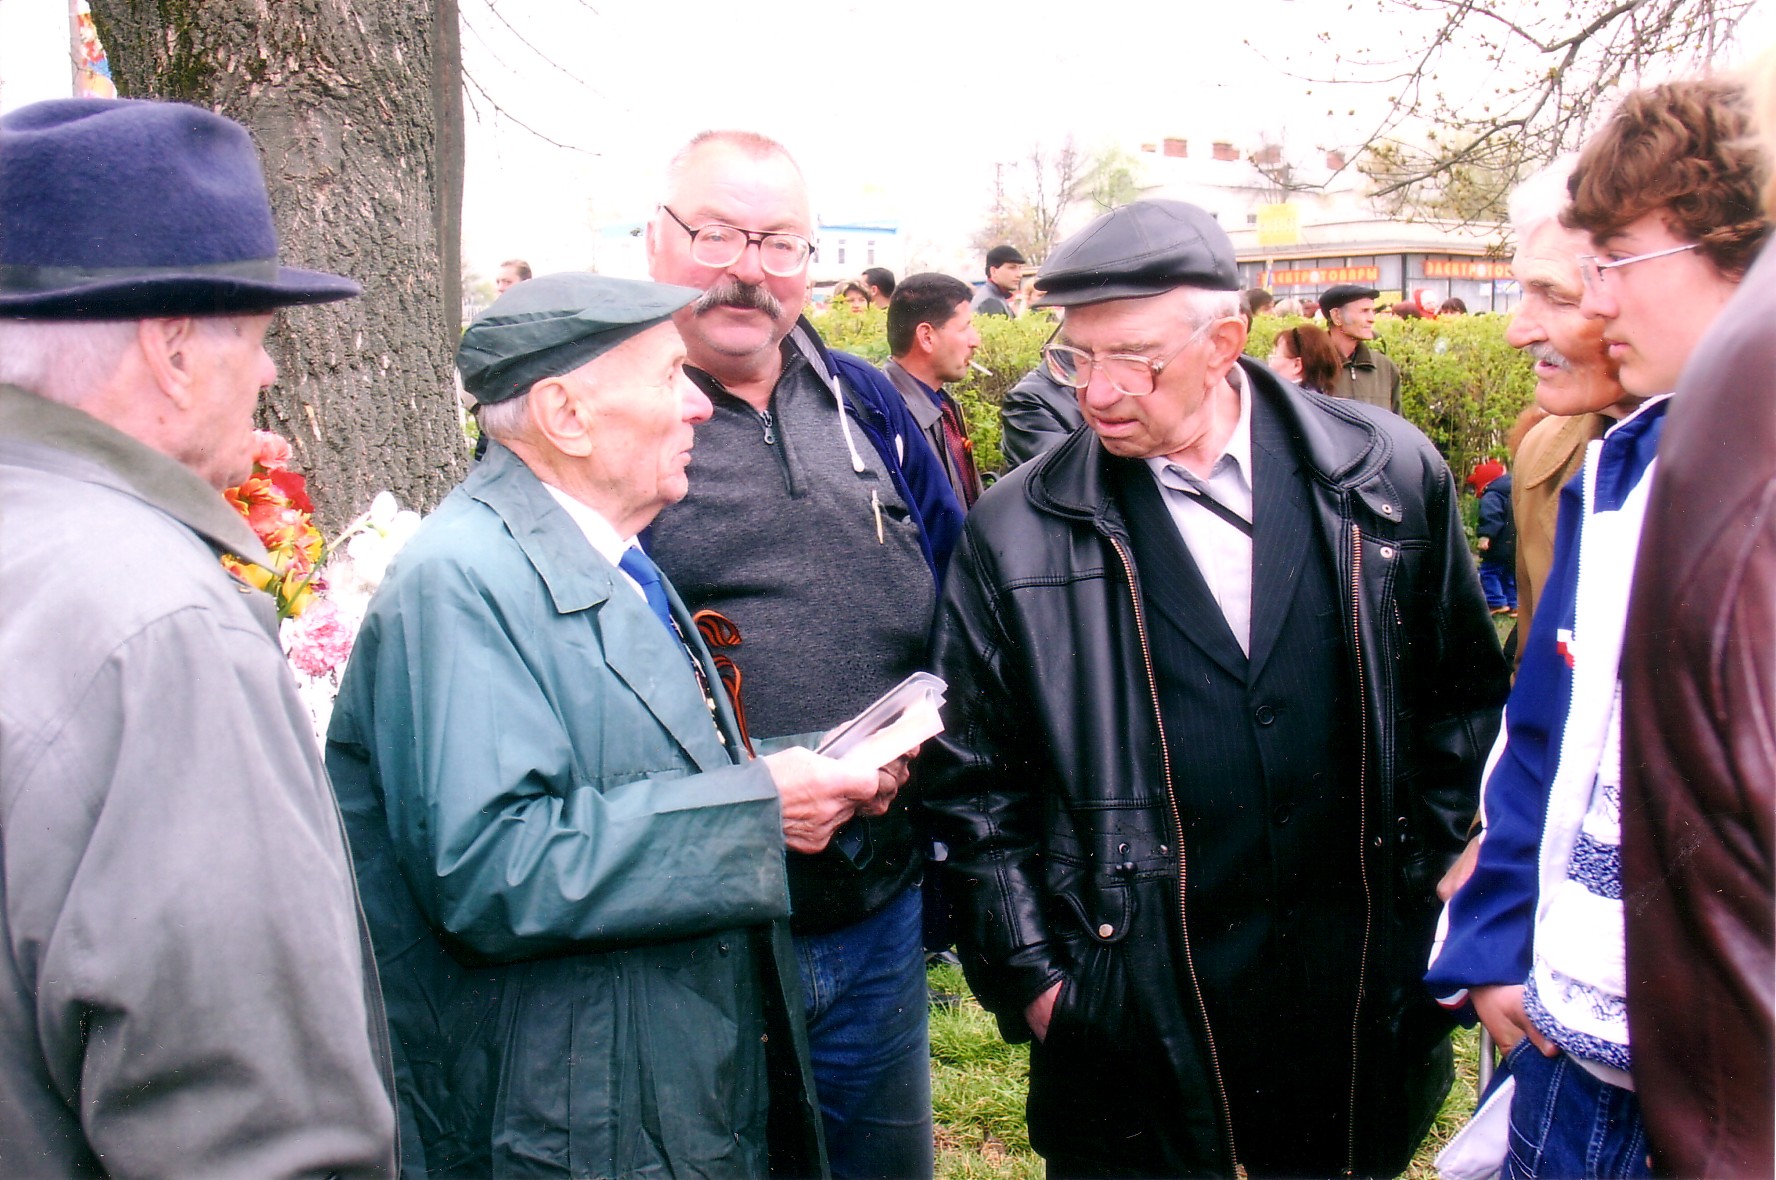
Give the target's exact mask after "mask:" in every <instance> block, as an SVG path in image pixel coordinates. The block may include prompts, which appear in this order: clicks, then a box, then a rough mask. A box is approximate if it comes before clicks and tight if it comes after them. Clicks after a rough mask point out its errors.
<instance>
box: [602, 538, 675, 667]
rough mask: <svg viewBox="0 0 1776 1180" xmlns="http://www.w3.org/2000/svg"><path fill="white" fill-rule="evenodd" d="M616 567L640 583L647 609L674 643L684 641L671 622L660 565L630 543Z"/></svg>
mask: <svg viewBox="0 0 1776 1180" xmlns="http://www.w3.org/2000/svg"><path fill="white" fill-rule="evenodd" d="M617 566H618V568H620V569H621V570H622V571H623V572H624V573H626V574H628V575H629V576H630V577H632V578H634V579H635V580H636V581H637V582H639V583H640V584H641V592H642V593H643V594H645V595H647V600H648V609H650V610H652V611H653V612H654V617H655V618H656V619H659V620H660V625H661V626H662V627H664V628H666V631H667V633H668V634H670V635H671V636H672V639H673V641H674V642H676V643H683V642H684V641H683V640H682V639H681V638H680V637H679V634H678V627H677V626H676V625H675V624H674V623H673V622H672V604H671V603H669V602H667V601H666V587H665V586H664V585H662V584H661V581H660V567H659V566H657V565H655V564H654V559H653V558H651V557H649V556H648V555H647V554H645V553H643V552H642V551H641V550H639V549H637V548H635V547H634V546H633V545H631V546H630V547H629V548H627V549H625V550H623V559H622V560H621V561H619V562H617Z"/></svg>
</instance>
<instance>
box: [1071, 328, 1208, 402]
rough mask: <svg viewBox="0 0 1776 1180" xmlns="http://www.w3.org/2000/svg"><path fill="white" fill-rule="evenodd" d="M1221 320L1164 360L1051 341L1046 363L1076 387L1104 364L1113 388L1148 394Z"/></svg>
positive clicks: (1193, 335) (1126, 394) (1082, 385)
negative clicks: (1095, 352) (1095, 351)
mask: <svg viewBox="0 0 1776 1180" xmlns="http://www.w3.org/2000/svg"><path fill="white" fill-rule="evenodd" d="M1220 322H1221V321H1220V320H1219V319H1212V320H1209V321H1208V322H1207V323H1205V324H1203V325H1202V326H1201V327H1199V328H1197V329H1196V331H1194V332H1192V333H1191V334H1190V339H1188V340H1186V341H1185V342H1184V343H1182V344H1180V345H1179V346H1178V347H1177V348H1175V349H1173V350H1172V353H1171V355H1170V356H1167V357H1165V358H1164V359H1162V360H1154V359H1153V358H1152V357H1147V356H1142V355H1141V354H1140V353H1138V352H1113V353H1109V354H1107V355H1106V356H1104V357H1102V358H1098V357H1094V356H1092V354H1091V353H1089V352H1086V351H1085V350H1084V349H1082V348H1074V347H1072V346H1071V345H1067V344H1054V343H1050V344H1046V345H1044V346H1043V348H1042V364H1043V367H1044V368H1046V369H1047V370H1048V374H1049V376H1051V377H1053V378H1054V379H1055V380H1056V381H1059V382H1060V383H1061V384H1062V385H1068V386H1071V387H1072V388H1074V389H1084V388H1085V387H1086V386H1087V385H1090V384H1091V379H1092V371H1093V370H1094V369H1097V368H1101V369H1103V370H1104V379H1105V380H1106V381H1108V382H1110V388H1112V389H1114V390H1115V391H1116V392H1117V393H1120V394H1122V395H1123V396H1124V397H1146V396H1147V395H1148V394H1150V393H1152V392H1153V391H1154V389H1155V388H1157V387H1158V385H1159V375H1160V374H1161V373H1163V372H1165V368H1166V366H1167V365H1169V364H1171V363H1172V362H1173V361H1175V360H1177V359H1178V358H1179V357H1180V356H1182V355H1183V354H1184V350H1185V349H1187V348H1189V347H1190V346H1191V345H1192V344H1195V343H1196V342H1197V341H1198V340H1200V339H1202V337H1203V335H1204V334H1205V333H1206V332H1208V330H1209V329H1210V328H1212V327H1214V326H1215V325H1216V324H1218V323H1220ZM1057 331H1058V329H1057ZM1049 339H1050V340H1051V341H1052V340H1053V339H1054V338H1053V337H1052V336H1051V337H1050V338H1049Z"/></svg>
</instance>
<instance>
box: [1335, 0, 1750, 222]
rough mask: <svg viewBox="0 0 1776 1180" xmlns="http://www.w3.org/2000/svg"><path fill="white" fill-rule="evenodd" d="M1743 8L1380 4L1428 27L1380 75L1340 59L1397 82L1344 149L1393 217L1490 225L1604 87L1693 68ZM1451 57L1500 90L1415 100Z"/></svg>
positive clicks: (1571, 145) (1605, 95) (1673, 0)
mask: <svg viewBox="0 0 1776 1180" xmlns="http://www.w3.org/2000/svg"><path fill="white" fill-rule="evenodd" d="M1754 2H1755V0H1572V3H1571V5H1570V7H1563V8H1561V9H1559V10H1558V11H1556V12H1549V11H1548V10H1547V9H1546V8H1545V7H1543V6H1541V5H1538V4H1536V3H1534V2H1533V0H1530V2H1528V3H1518V4H1516V5H1515V6H1513V5H1511V4H1501V3H1494V4H1491V5H1488V4H1487V3H1485V2H1484V0H1392V3H1393V4H1394V5H1395V6H1396V7H1397V8H1399V9H1400V10H1402V11H1403V12H1412V13H1427V14H1432V15H1434V16H1436V17H1437V18H1438V24H1437V26H1436V28H1435V30H1434V31H1433V32H1432V33H1430V34H1429V35H1428V36H1427V38H1426V40H1425V42H1424V43H1423V44H1422V45H1421V46H1419V47H1418V48H1417V50H1416V51H1414V52H1413V53H1412V54H1411V55H1410V59H1409V64H1407V65H1404V66H1402V67H1401V68H1400V69H1399V70H1398V71H1397V72H1394V73H1391V74H1388V75H1386V76H1381V75H1375V74H1374V72H1373V67H1375V66H1376V65H1385V63H1383V62H1379V61H1374V60H1371V59H1370V58H1369V57H1368V56H1367V55H1363V54H1354V55H1350V56H1349V57H1345V58H1341V59H1340V60H1341V61H1343V62H1344V63H1345V64H1349V65H1355V66H1358V67H1361V68H1363V69H1365V70H1369V71H1371V73H1372V77H1371V78H1370V79H1369V80H1370V81H1371V82H1380V81H1385V82H1390V83H1398V84H1399V85H1400V86H1401V90H1400V93H1398V94H1397V95H1395V96H1394V98H1393V101H1392V102H1391V103H1390V105H1389V107H1388V109H1387V111H1386V112H1385V113H1384V114H1382V115H1381V116H1380V117H1379V118H1378V119H1377V120H1376V122H1375V123H1374V124H1373V127H1372V130H1371V131H1370V133H1369V135H1368V136H1367V137H1366V138H1365V140H1364V141H1363V142H1362V143H1361V144H1360V145H1359V146H1358V147H1357V149H1356V150H1355V151H1352V152H1351V153H1349V154H1350V156H1351V158H1352V159H1353V160H1354V161H1355V162H1356V164H1357V167H1358V168H1359V169H1360V170H1361V171H1362V172H1363V173H1364V174H1365V175H1366V176H1368V177H1369V179H1370V180H1371V182H1372V183H1373V186H1374V189H1373V192H1374V195H1375V196H1376V197H1377V198H1379V199H1381V200H1382V201H1383V202H1384V204H1385V205H1386V206H1387V207H1389V208H1390V209H1391V210H1392V211H1394V212H1395V213H1396V214H1398V215H1404V216H1415V215H1427V216H1438V217H1453V218H1457V219H1460V220H1475V219H1491V218H1494V217H1496V216H1498V215H1499V214H1501V213H1502V209H1503V199H1504V196H1505V194H1506V193H1508V192H1509V190H1510V188H1511V187H1512V186H1514V185H1515V183H1516V182H1517V180H1518V179H1519V178H1520V177H1521V176H1522V175H1523V174H1524V173H1525V172H1527V171H1530V170H1532V169H1534V168H1536V167H1539V166H1541V165H1542V164H1544V163H1546V162H1548V161H1550V160H1552V159H1553V158H1554V157H1555V156H1557V155H1559V154H1560V153H1561V152H1563V151H1572V150H1575V149H1576V148H1577V147H1578V146H1579V144H1580V143H1581V142H1582V140H1583V138H1584V136H1585V134H1586V133H1587V132H1588V131H1589V130H1590V129H1591V128H1592V126H1594V125H1595V123H1596V122H1597V120H1598V119H1600V118H1602V117H1603V116H1604V114H1605V113H1606V112H1607V108H1608V105H1609V101H1608V100H1609V97H1610V95H1611V94H1612V93H1613V92H1614V91H1616V90H1618V89H1619V88H1621V87H1624V86H1633V85H1638V84H1640V81H1641V79H1642V78H1643V77H1644V76H1645V75H1646V74H1647V73H1649V72H1651V71H1654V70H1667V69H1669V70H1683V69H1706V68H1707V66H1708V63H1709V60H1710V59H1711V58H1712V57H1713V55H1714V54H1715V53H1716V52H1717V51H1718V50H1719V48H1720V47H1721V46H1722V45H1724V44H1726V43H1727V42H1729V41H1730V40H1731V39H1732V37H1733V35H1734V32H1735V30H1736V29H1737V28H1738V26H1739V23H1740V22H1741V20H1743V18H1744V17H1745V15H1746V13H1747V12H1748V11H1749V10H1750V8H1751V6H1752V4H1753V3H1754ZM1452 55H1459V56H1464V57H1466V58H1469V59H1479V60H1482V61H1484V62H1486V63H1487V64H1489V65H1491V66H1492V67H1493V70H1494V76H1495V77H1496V78H1498V79H1500V80H1501V81H1502V85H1500V86H1499V87H1498V89H1497V90H1495V91H1491V92H1488V93H1483V94H1480V95H1479V96H1477V97H1463V98H1457V99H1451V98H1449V97H1448V96H1446V95H1445V94H1443V93H1442V92H1441V91H1438V92H1436V93H1432V94H1427V93H1426V86H1425V83H1426V81H1427V80H1429V79H1434V78H1435V77H1436V76H1437V71H1438V68H1439V66H1440V64H1441V63H1442V62H1443V61H1444V60H1446V59H1447V58H1448V57H1450V56H1452ZM1308 80H1312V81H1321V82H1324V81H1331V80H1332V79H1323V78H1322V79H1308Z"/></svg>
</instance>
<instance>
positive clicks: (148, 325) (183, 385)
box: [136, 316, 198, 410]
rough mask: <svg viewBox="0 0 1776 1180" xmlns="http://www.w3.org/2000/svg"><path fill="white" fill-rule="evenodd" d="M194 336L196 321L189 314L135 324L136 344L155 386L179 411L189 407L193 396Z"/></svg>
mask: <svg viewBox="0 0 1776 1180" xmlns="http://www.w3.org/2000/svg"><path fill="white" fill-rule="evenodd" d="M197 335H198V326H197V321H196V320H195V319H193V318H192V317H190V316H179V317H177V318H174V319H154V320H139V321H137V323H136V343H137V344H139V345H140V346H141V349H142V357H143V359H144V361H145V363H146V364H147V366H148V372H149V374H150V375H151V376H152V377H153V378H154V384H155V386H156V387H157V388H158V389H159V390H160V392H161V393H162V394H163V395H164V396H165V397H166V398H167V400H169V401H171V402H172V403H173V405H175V406H176V407H178V408H179V409H181V410H185V409H189V408H190V407H191V402H192V399H193V397H194V396H195V387H194V380H195V376H194V369H193V361H194V360H195V357H194V356H193V352H192V350H193V348H194V346H195V345H196V342H197Z"/></svg>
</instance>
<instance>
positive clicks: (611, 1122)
mask: <svg viewBox="0 0 1776 1180" xmlns="http://www.w3.org/2000/svg"><path fill="white" fill-rule="evenodd" d="M696 294H697V293H696V292H695V291H692V290H689V289H687V288H683V287H670V286H663V285H660V284H655V283H645V282H633V281H628V280H622V279H610V278H601V277H599V276H596V275H588V274H558V275H546V276H543V277H541V278H537V279H532V280H531V281H529V282H527V283H522V284H519V285H518V286H515V287H513V288H512V289H511V290H510V291H509V292H507V293H506V294H505V295H503V296H501V297H500V298H499V299H498V300H497V301H496V302H495V303H494V304H493V306H492V307H491V308H490V309H488V311H487V313H486V314H485V315H483V316H482V317H481V318H480V319H478V320H476V321H475V322H474V323H473V324H472V325H470V327H469V329H468V331H467V332H466V333H464V336H463V340H462V345H461V348H460V349H459V351H458V354H457V365H458V368H459V369H460V371H461V373H462V377H463V383H464V385H465V386H466V387H467V388H468V391H469V392H470V393H471V394H472V395H474V396H475V398H476V399H478V402H479V407H478V416H479V418H480V422H481V429H482V431H483V432H484V433H486V434H487V435H489V436H490V437H491V439H492V440H493V441H492V445H491V447H490V448H489V450H488V454H487V457H486V459H484V460H483V461H482V462H480V463H479V464H477V465H476V467H475V469H474V471H473V472H471V473H470V475H469V477H468V478H467V479H466V480H464V481H463V483H462V484H461V486H459V487H458V488H457V489H456V490H455V491H454V492H453V493H451V495H450V496H449V497H448V498H447V499H446V500H445V501H444V503H443V504H442V505H441V506H440V507H439V509H438V511H437V512H436V513H434V514H433V515H432V516H431V517H430V518H429V519H428V520H427V521H426V522H425V524H424V525H422V526H421V527H420V529H419V531H418V533H416V534H415V535H414V538H413V540H412V541H410V542H409V543H408V545H407V547H406V548H405V549H404V550H403V551H402V553H401V558H400V561H399V562H398V563H397V564H396V566H395V568H394V569H393V570H392V571H391V573H390V575H389V577H388V580H387V581H386V582H385V583H384V584H383V586H382V588H381V590H380V591H379V592H378V594H377V596H376V599H375V600H374V601H373V602H372V603H371V606H370V611H369V615H368V617H367V618H366V620H365V622H364V627H363V630H362V632H361V633H360V634H359V637H358V641H357V647H356V649H355V650H354V651H353V653H352V658H351V662H350V664H349V665H348V666H347V668H346V674H345V682H344V685H343V688H342V690H341V692H340V695H339V701H338V705H337V707H336V709H335V712H334V714H333V722H332V727H331V731H330V733H329V734H328V758H327V761H328V766H329V768H330V770H331V771H332V773H333V776H334V784H335V786H336V788H337V790H338V793H339V797H340V802H341V806H342V808H343V809H344V811H345V813H346V815H347V817H348V820H347V824H348V827H349V829H350V834H351V843H352V849H353V853H354V858H355V861H356V868H357V874H358V881H359V885H360V887H361V890H362V893H363V896H364V904H365V908H366V910H367V911H368V913H369V916H370V922H371V927H372V930H373V932H374V935H375V942H376V947H377V959H378V965H379V967H380V968H381V972H382V978H383V981H384V984H385V987H386V995H387V999H388V1009H389V1024H390V1028H391V1030H392V1032H393V1034H394V1039H395V1054H396V1060H397V1062H398V1066H397V1069H398V1076H399V1080H400V1087H399V1088H400V1095H399V1098H400V1108H401V1117H402V1125H403V1129H404V1130H405V1131H406V1134H405V1135H404V1137H403V1147H404V1150H405V1152H406V1157H407V1158H406V1159H405V1161H404V1163H405V1164H406V1167H407V1170H408V1173H409V1174H412V1175H426V1174H431V1175H453V1176H454V1175H464V1176H508V1175H519V1174H522V1175H524V1176H553V1175H562V1176H568V1175H573V1176H585V1175H595V1176H608V1177H620V1176H642V1175H646V1176H660V1175H673V1176H718V1175H719V1176H736V1177H760V1178H762V1177H764V1176H766V1175H768V1174H773V1173H776V1174H785V1175H797V1176H800V1175H817V1174H820V1173H821V1172H822V1171H823V1169H824V1158H823V1154H822V1148H821V1144H820V1137H819V1125H818V1118H817V1115H816V1109H815V1107H814V1105H813V1097H812V1092H811V1087H810V1084H809V1081H808V1076H807V1061H806V1052H805V1040H804V1034H803V1026H802V1018H801V1012H800V1005H799V1003H798V1002H796V1001H795V1000H794V999H793V996H794V994H795V993H794V990H793V988H794V985H793V983H791V982H789V981H792V980H793V979H794V970H795V968H794V960H793V959H792V958H788V957H787V956H788V954H789V942H788V936H787V928H786V926H785V924H784V919H786V918H787V917H788V914H789V894H788V885H787V880H786V875H785V869H784V857H783V849H784V846H785V844H786V843H787V844H788V845H789V846H790V847H792V848H797V849H800V850H817V849H819V848H821V847H824V845H825V843H826V841H827V839H828V838H829V837H830V836H831V834H832V833H833V831H834V830H836V829H837V828H838V827H839V826H840V825H841V824H842V823H844V822H845V821H846V820H848V819H850V818H851V816H852V815H853V814H855V813H858V812H860V811H861V812H865V813H869V812H872V811H874V810H877V809H878V808H879V806H880V805H878V803H877V800H878V798H879V797H880V796H881V795H882V794H886V795H887V796H889V797H892V794H893V792H894V790H896V789H898V787H899V782H898V781H890V780H893V779H895V778H896V776H890V775H889V774H888V772H882V775H881V778H880V779H879V778H878V775H877V773H876V772H874V771H873V770H862V771H859V770H856V769H854V768H852V767H851V766H849V765H847V764H843V763H839V762H835V761H833V760H831V759H828V758H824V757H821V756H819V755H816V754H813V753H811V752H810V751H808V750H805V749H789V750H785V751H783V752H781V753H777V754H772V755H769V756H767V757H764V758H760V759H756V760H750V759H749V758H748V756H747V755H746V753H745V752H744V750H743V748H742V744H741V740H740V737H739V729H738V726H737V725H736V723H735V719H734V714H733V711H732V709H731V708H730V706H729V704H728V701H727V699H726V697H725V695H724V693H723V691H722V689H721V688H720V686H719V683H718V679H717V675H716V670H715V667H714V665H713V664H712V663H711V660H710V656H709V652H708V650H707V649H706V648H705V647H704V645H703V643H702V641H701V640H700V639H699V638H698V634H697V630H696V627H695V626H694V625H693V624H692V621H691V618H690V615H689V613H688V612H687V611H686V610H685V608H684V604H683V603H682V602H681V601H680V600H679V598H678V595H677V594H676V593H675V592H674V591H673V589H672V587H671V585H670V584H669V583H667V582H666V581H665V580H664V579H663V578H662V577H661V576H660V573H659V570H658V569H657V568H656V567H655V566H654V565H653V563H652V562H651V561H650V560H649V559H648V558H647V557H646V556H645V555H644V554H643V553H642V551H641V549H640V548H639V547H637V545H636V534H637V533H639V532H640V531H641V530H642V529H643V528H645V527H646V526H647V524H648V522H649V521H651V520H652V519H653V517H654V514H655V513H657V512H658V511H659V510H660V509H661V508H662V507H663V506H665V505H666V504H669V503H672V502H674V501H676V500H678V499H680V498H682V497H683V496H684V494H685V491H686V488H687V486H688V485H687V480H686V466H687V465H688V464H689V462H690V458H691V443H692V427H693V426H694V425H695V424H697V423H699V422H702V421H704V420H706V419H707V418H708V416H709V413H710V406H709V400H708V398H706V397H705V396H704V395H703V393H702V392H701V391H700V390H698V389H697V387H696V386H695V385H693V384H691V382H690V381H688V380H687V379H686V378H685V375H684V371H683V362H684V357H685V352H684V346H683V344H682V343H681V341H680V339H679V335H678V330H677V329H676V328H674V327H673V325H672V323H671V321H670V319H669V316H670V315H671V313H672V312H674V311H676V310H677V309H678V308H680V307H681V306H683V305H684V304H686V303H687V302H689V301H690V300H691V299H692V298H694V297H695V296H696Z"/></svg>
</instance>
